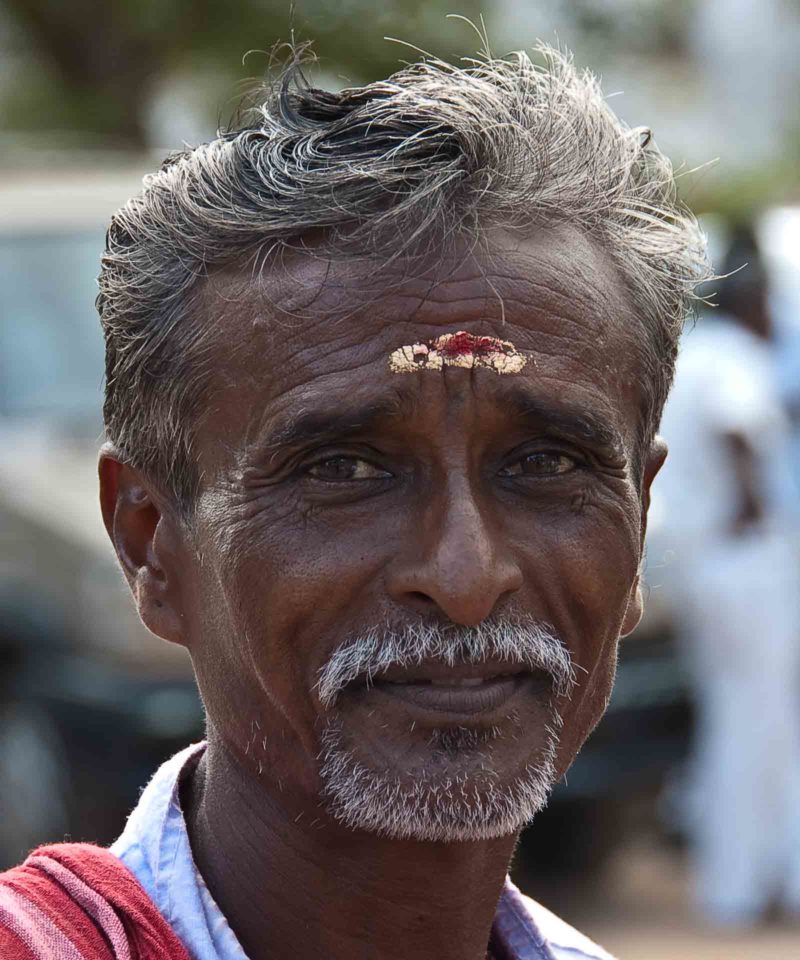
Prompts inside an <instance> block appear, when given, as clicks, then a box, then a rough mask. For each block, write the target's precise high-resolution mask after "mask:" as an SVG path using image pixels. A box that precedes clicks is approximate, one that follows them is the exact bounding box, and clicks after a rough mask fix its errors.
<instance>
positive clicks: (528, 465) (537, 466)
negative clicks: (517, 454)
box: [500, 451, 577, 477]
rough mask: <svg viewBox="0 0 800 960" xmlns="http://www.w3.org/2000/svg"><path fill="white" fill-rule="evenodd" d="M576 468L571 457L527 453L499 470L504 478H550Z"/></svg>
mask: <svg viewBox="0 0 800 960" xmlns="http://www.w3.org/2000/svg"><path fill="white" fill-rule="evenodd" d="M576 466H577V464H576V462H575V460H574V458H573V457H570V456H567V454H565V453H558V452H556V451H541V452H537V453H529V454H528V455H527V456H525V457H522V459H521V460H517V461H516V463H512V464H509V466H507V467H505V468H504V469H503V470H501V471H500V472H501V474H502V475H503V476H505V477H552V476H558V475H559V474H562V473H569V472H570V471H571V470H574V469H575V467H576Z"/></svg>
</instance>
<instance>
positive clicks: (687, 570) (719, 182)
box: [0, 0, 800, 960]
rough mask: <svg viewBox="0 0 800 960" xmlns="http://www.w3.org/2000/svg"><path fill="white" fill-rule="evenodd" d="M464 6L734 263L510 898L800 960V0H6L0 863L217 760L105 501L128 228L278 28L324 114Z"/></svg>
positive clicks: (673, 944) (627, 945) (461, 37)
mask: <svg viewBox="0 0 800 960" xmlns="http://www.w3.org/2000/svg"><path fill="white" fill-rule="evenodd" d="M453 12H457V13H459V14H462V15H464V16H467V17H470V18H473V19H476V20H477V19H478V18H479V16H480V15H481V14H483V17H484V20H485V23H486V28H487V30H488V34H489V37H490V40H491V43H492V47H493V50H494V52H495V53H497V54H499V53H505V52H507V51H508V50H510V49H516V48H519V47H521V46H529V45H532V43H533V42H534V40H535V38H536V37H537V36H538V37H541V38H542V39H545V40H548V41H551V42H558V43H561V44H563V45H566V46H567V47H569V48H570V49H572V50H573V51H574V53H575V57H576V60H577V61H578V63H579V64H580V65H587V66H590V67H591V68H592V69H593V70H595V71H596V72H597V73H599V74H601V75H602V79H603V87H604V90H605V92H606V94H607V95H609V96H611V95H613V100H612V106H613V107H614V109H615V110H616V112H617V113H618V114H619V115H620V116H621V117H622V118H623V119H625V120H626V121H627V122H628V123H630V124H632V125H636V124H646V125H648V126H651V127H653V130H654V135H655V138H656V140H657V142H658V144H659V146H660V147H661V148H662V149H663V150H664V151H665V152H666V153H667V154H668V155H669V156H670V157H671V158H672V159H673V161H674V163H675V165H676V167H678V168H680V169H681V170H682V171H684V172H685V173H686V175H685V176H683V177H682V179H681V189H682V195H683V198H684V200H686V202H688V203H689V205H690V206H692V207H693V208H694V209H695V210H696V211H697V212H698V213H701V214H702V215H703V222H704V225H705V227H706V229H707V231H708V234H709V238H710V241H711V247H712V251H713V255H714V258H715V264H716V266H717V269H718V271H719V272H729V271H735V270H737V269H738V268H739V267H741V266H742V265H743V264H745V263H746V264H748V265H749V266H748V267H747V268H745V269H744V270H742V271H740V272H739V273H734V275H733V277H732V281H731V282H729V283H728V284H727V289H726V290H723V289H722V287H723V286H726V285H725V284H723V285H722V286H719V294H718V296H716V299H717V301H718V303H719V306H718V307H717V308H716V309H715V310H708V311H704V312H703V313H702V314H701V316H700V319H699V320H698V323H697V324H696V326H694V327H693V328H692V329H690V330H687V333H686V334H685V336H684V340H685V351H684V353H685V356H684V360H682V361H681V365H680V366H679V370H678V378H677V383H676V390H675V395H674V397H673V401H671V406H670V408H669V409H668V411H667V415H666V418H665V432H666V433H667V439H668V440H669V441H670V443H671V444H672V445H673V449H674V450H675V451H676V453H675V457H674V460H673V462H672V463H671V464H670V469H669V471H665V474H664V477H663V478H661V480H660V481H658V482H657V483H656V487H655V492H654V502H653V508H652V511H651V522H650V530H649V534H648V563H647V571H646V576H647V589H648V609H647V614H646V617H645V620H644V622H643V623H642V625H641V627H640V628H639V630H637V632H636V634H634V635H633V636H632V637H630V638H629V639H628V640H626V641H625V643H624V645H623V647H622V651H621V659H620V665H619V679H618V682H617V686H616V690H615V693H614V696H613V699H612V701H611V704H610V708H609V711H608V714H607V716H606V718H605V719H604V720H603V722H602V723H601V725H600V727H599V728H598V730H597V731H596V732H595V734H594V736H593V737H592V739H591V740H590V742H589V744H587V746H586V748H585V749H584V751H583V752H582V753H581V755H580V756H579V758H578V760H577V761H576V763H575V765H574V767H573V768H572V770H571V771H570V773H569V776H568V778H567V782H566V783H563V784H561V785H560V786H559V787H558V789H557V791H556V794H555V796H554V798H553V802H552V804H551V806H550V808H549V809H548V810H547V811H546V813H544V814H543V815H542V816H541V817H540V818H539V819H538V820H537V822H536V825H535V826H534V827H533V828H532V829H531V830H530V831H528V833H527V834H526V835H525V836H524V838H523V841H522V843H521V845H520V848H519V852H518V855H517V859H516V868H515V870H516V878H517V880H518V882H519V883H520V884H521V885H522V886H523V887H524V888H525V889H526V890H527V891H528V892H531V893H532V894H533V895H536V896H538V897H539V898H540V899H541V900H543V902H545V903H546V904H547V905H548V906H551V907H552V908H554V909H556V910H557V911H559V912H560V913H562V915H564V916H565V918H566V919H567V920H569V921H570V922H572V923H574V924H576V925H578V926H579V927H581V928H582V929H584V930H585V932H587V933H588V934H590V935H592V936H594V937H595V938H597V939H598V940H599V941H600V942H602V943H603V944H604V945H605V946H606V947H607V948H608V949H610V950H612V952H615V953H618V954H619V956H620V957H621V958H622V960H645V958H647V960H658V958H661V957H664V958H667V957H669V958H678V957H685V956H688V955H691V956H693V957H698V958H704V957H708V958H711V957H725V958H726V960H731V958H738V957H742V958H744V957H748V958H749V957H753V958H756V957H757V958H763V957H765V956H770V957H776V958H780V957H787V958H788V957H790V956H791V957H793V958H797V957H798V956H800V853H798V854H794V851H798V852H800V827H796V826H795V824H794V823H793V817H792V811H794V810H796V811H798V815H799V816H800V791H798V792H795V790H796V789H797V784H798V783H800V735H798V734H797V732H796V728H797V727H798V726H800V657H798V655H797V650H798V648H800V618H798V616H797V613H796V610H795V606H796V601H797V600H798V596H800V589H798V588H800V578H799V577H798V576H797V575H796V572H795V571H796V566H797V558H798V552H799V551H800V538H798V535H797V530H798V514H800V507H799V506H798V504H799V503H800V501H799V500H798V493H797V488H798V479H799V478H800V175H798V159H800V112H798V108H797V106H798V102H799V101H800V56H798V51H800V0H672V2H671V3H668V4H665V3H661V2H658V0H495V2H493V3H492V4H491V5H485V6H483V7H481V6H480V5H479V4H478V3H477V2H474V0H461V3H460V4H459V5H458V7H457V8H454V7H453V6H451V5H450V4H449V2H448V3H444V2H442V0H387V2H385V3H383V4H382V5H379V6H378V5H374V4H372V3H368V2H367V0H336V2H331V0H302V2H297V3H295V4H294V9H293V13H292V14H291V16H290V13H289V5H288V3H285V2H275V0H228V2H226V3H225V4H219V3H213V2H211V0H191V2H190V0H136V2H133V0H124V2H123V0H111V2H108V3H102V4H101V3H98V2H96V0H72V2H70V3H69V4H64V3H59V2H57V0H0V868H2V867H3V866H7V865H10V864H12V863H15V862H18V861H19V860H20V859H22V858H23V857H24V855H25V854H26V853H27V851H28V850H29V849H30V848H31V847H33V846H34V845H35V844H37V843H40V842H43V841H48V840H60V839H64V838H71V839H73V840H95V841H99V842H103V843H107V842H110V841H111V840H112V839H113V838H114V837H115V836H116V835H117V834H118V833H119V831H120V829H121V827H122V824H123V822H124V818H125V816H126V813H127V812H128V811H129V810H130V808H131V807H132V805H133V804H134V803H135V801H136V799H137V796H138V793H139V790H140V788H141V787H142V786H143V784H144V783H145V782H146V781H147V779H148V777H149V775H150V773H151V772H152V771H153V770H154V769H155V767H156V766H157V764H158V763H159V762H160V760H162V759H164V758H165V757H167V756H168V755H170V754H171V753H172V752H174V751H175V750H177V749H178V748H179V747H180V746H182V745H184V744H185V743H187V742H188V741H189V740H191V739H198V738H199V737H200V736H201V735H202V718H201V711H200V707H199V703H198V699H197V696H196V694H195V691H194V685H193V682H192V677H191V671H190V666H189V662H188V659H187V658H186V656H185V655H184V654H183V652H182V651H181V650H180V649H178V648H175V647H172V646H169V645H167V644H165V643H163V642H161V641H157V640H155V639H154V638H153V637H151V636H149V635H148V634H147V633H146V632H145V631H144V629H143V628H142V627H141V626H140V625H139V624H138V621H137V618H136V616H135V614H134V613H133V609H132V606H131V603H130V601H129V599H128V597H127V592H126V589H124V588H123V582H122V576H121V574H120V573H119V571H118V569H117V567H116V564H115V561H114V558H113V555H112V552H111V548H110V546H109V544H108V543H107V541H106V536H105V533H104V531H103V530H102V526H101V521H100V516H99V510H98V507H97V503H96V492H95V491H96V481H95V459H96V449H97V446H98V441H99V438H100V435H101V417H100V408H101V396H102V367H103V349H102V339H101V335H100V330H99V325H98V323H97V319H96V315H95V312H94V306H93V301H94V296H95V292H96V290H95V278H96V276H97V273H98V269H99V258H100V254H101V251H102V247H103V238H104V230H105V226H106V223H107V221H108V219H109V217H110V215H111V213H112V212H113V211H114V209H116V208H117V207H118V206H120V205H121V204H122V203H123V202H124V201H125V200H126V199H127V198H128V197H130V196H132V195H133V194H135V193H136V192H138V190H139V188H140V184H141V178H142V176H143V174H145V173H146V172H148V171H150V170H152V169H154V168H155V167H156V166H157V164H158V162H159V161H160V159H161V158H162V157H163V156H164V154H165V153H166V152H168V151H169V150H171V149H175V148H178V147H181V146H182V145H183V144H185V143H188V144H196V143H198V142H201V141H203V140H205V139H208V138H210V137H211V136H213V135H214V132H215V129H216V127H217V126H218V124H220V123H224V122H225V121H226V120H227V119H228V118H229V117H230V115H231V113H232V111H233V109H234V106H235V103H236V101H237V99H238V97H239V95H240V94H241V92H242V91H243V89H245V88H246V87H247V86H248V85H249V84H250V83H251V82H252V80H253V78H257V77H258V76H259V75H260V74H262V73H263V71H264V70H265V69H266V68H267V66H268V62H269V55H268V52H265V51H269V50H270V49H271V47H272V46H273V44H274V43H275V42H276V41H277V40H285V39H287V38H288V37H289V36H290V34H291V31H292V30H293V31H294V34H295V37H296V38H297V39H299V40H303V39H313V40H314V41H315V49H316V51H317V53H318V55H319V58H320V62H319V67H318V70H317V75H316V77H315V80H316V82H317V83H319V84H320V85H323V86H330V87H336V86H341V85H344V84H347V83H350V82H353V83H358V82H363V81H366V80H371V79H375V78H378V77H381V76H385V75H387V74H388V73H389V72H391V71H392V70H393V69H395V68H396V67H397V66H398V64H399V62H400V61H401V60H403V59H414V58H415V56H416V54H415V53H414V51H413V50H410V49H408V48H407V47H403V46H401V45H398V44H397V43H395V42H390V41H388V40H385V39H384V38H385V37H394V38H399V39H400V40H403V41H407V42H409V43H412V44H414V45H416V46H417V47H421V48H423V49H425V50H429V51H431V52H432V53H435V54H437V55H440V56H443V57H445V58H452V57H458V56H462V55H471V54H472V53H474V52H475V51H476V50H477V48H478V45H479V42H478V38H477V37H476V35H475V33H474V32H473V31H472V30H471V29H470V28H469V27H468V26H467V25H466V24H465V23H463V22H460V21H457V20H447V19H446V15H447V14H448V13H453ZM717 158H718V162H717V163H711V164H709V161H714V160H717ZM697 167H702V168H701V169H699V170H695V169H694V168H697ZM742 278H744V279H742ZM709 292H710V291H709ZM667 427H668V428H669V429H667ZM765 611H767V612H768V613H769V615H766V614H765ZM719 664H733V665H734V667H733V668H732V669H730V670H724V671H720V670H718V669H717V667H718V666H719ZM756 678H757V679H756ZM766 705H771V709H770V710H768V709H766ZM767 714H770V716H767ZM753 757H756V758H757V761H758V762H756V760H754V759H753ZM759 763H760V764H761V768H763V769H761V768H759V769H756V768H755V767H757V766H758V764H759ZM754 764H755V766H754ZM770 764H772V766H770ZM743 784H746V785H747V789H744V788H742V785H743ZM98 787H99V789H98ZM751 788H752V789H751ZM732 795H735V796H736V797H737V798H738V806H736V805H734V807H732V808H730V809H729V808H728V807H729V804H728V800H727V798H729V797H730V796H732ZM715 831H716V834H715ZM765 836H769V837H770V843H769V844H767V845H765V843H764V837H765ZM726 857H727V858H728V859H727V860H726ZM720 875H721V876H722V877H723V881H724V882H721V881H719V877H720ZM723 887H724V890H723V889H722V888H723Z"/></svg>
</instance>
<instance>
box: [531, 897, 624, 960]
mask: <svg viewBox="0 0 800 960" xmlns="http://www.w3.org/2000/svg"><path fill="white" fill-rule="evenodd" d="M523 900H524V901H525V905H526V907H527V909H528V910H529V911H530V912H531V914H532V916H533V918H534V920H535V922H536V925H537V926H538V928H539V930H540V931H541V933H542V936H543V938H544V940H545V942H546V943H547V945H548V946H549V947H550V949H551V950H552V952H553V953H554V955H555V957H556V958H557V960H562V958H563V960H614V958H613V957H612V956H611V954H610V953H608V952H607V951H606V950H604V949H603V948H602V947H601V946H599V945H598V944H596V943H595V942H594V941H593V940H590V939H589V938H588V937H587V936H585V935H584V934H582V933H581V932H580V931H579V930H576V929H575V928H574V927H571V926H570V925H569V924H568V923H566V922H565V921H564V920H562V919H561V918H560V917H558V916H556V914H554V913H552V912H551V911H550V910H548V909H547V908H546V907H543V906H542V905H541V904H540V903H537V902H536V901H535V900H531V899H530V897H525V896H523Z"/></svg>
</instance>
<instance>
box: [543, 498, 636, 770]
mask: <svg viewBox="0 0 800 960" xmlns="http://www.w3.org/2000/svg"><path fill="white" fill-rule="evenodd" d="M636 516H637V515H636V514H635V513H634V512H633V509H632V510H631V511H628V510H623V509H621V508H620V509H615V510H609V511H603V512H600V511H591V510H584V511H581V512H580V513H576V514H575V515H574V516H573V517H572V518H571V519H570V521H569V522H561V523H559V524H558V525H557V529H556V528H555V527H554V528H551V530H550V536H549V539H547V540H545V541H544V542H540V547H541V549H540V550H539V551H538V552H537V553H538V555H537V557H536V558H534V561H533V562H534V564H535V572H534V573H533V574H532V575H531V580H532V582H533V583H534V584H537V583H538V584H540V585H541V584H547V589H546V590H542V593H543V594H546V597H547V600H546V607H547V609H546V612H545V615H546V616H547V617H548V618H549V619H550V620H551V621H552V623H553V624H554V625H555V627H556V629H557V630H558V631H559V633H560V635H561V636H562V638H563V639H564V641H565V643H566V644H567V646H568V647H569V650H570V653H571V655H572V657H573V660H574V662H575V664H576V666H577V668H578V669H577V671H576V680H577V686H576V688H575V690H574V691H573V695H572V697H571V698H570V699H569V700H568V701H564V702H562V703H561V705H560V706H561V713H562V716H563V719H564V732H563V739H564V749H565V751H566V752H568V753H570V754H571V755H574V753H576V752H577V750H578V749H579V748H580V746H581V744H582V743H583V740H584V739H585V738H586V736H588V734H589V733H590V732H591V730H592V728H593V727H594V726H595V724H596V723H597V721H598V720H599V719H600V717H601V716H602V713H603V711H604V709H605V706H606V703H607V699H608V696H609V695H610V692H611V688H612V685H613V680H614V672H615V667H616V654H617V641H618V638H619V634H620V631H621V629H622V625H623V622H624V618H625V612H626V609H627V606H628V600H629V597H630V591H631V588H632V586H633V583H634V581H635V578H636V574H637V571H638V567H639V545H638V522H637V519H636Z"/></svg>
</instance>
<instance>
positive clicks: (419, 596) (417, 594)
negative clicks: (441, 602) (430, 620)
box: [409, 590, 436, 606]
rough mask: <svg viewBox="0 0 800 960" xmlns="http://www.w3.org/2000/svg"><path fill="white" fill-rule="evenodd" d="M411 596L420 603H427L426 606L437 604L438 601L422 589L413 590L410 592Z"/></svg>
mask: <svg viewBox="0 0 800 960" xmlns="http://www.w3.org/2000/svg"><path fill="white" fill-rule="evenodd" d="M409 597H411V599H412V600H416V601H417V602H418V603H423V604H425V605H426V606H431V605H433V606H435V605H436V601H435V600H434V599H433V597H430V596H428V594H427V593H423V592H422V591H421V590H412V591H411V592H410V593H409Z"/></svg>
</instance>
